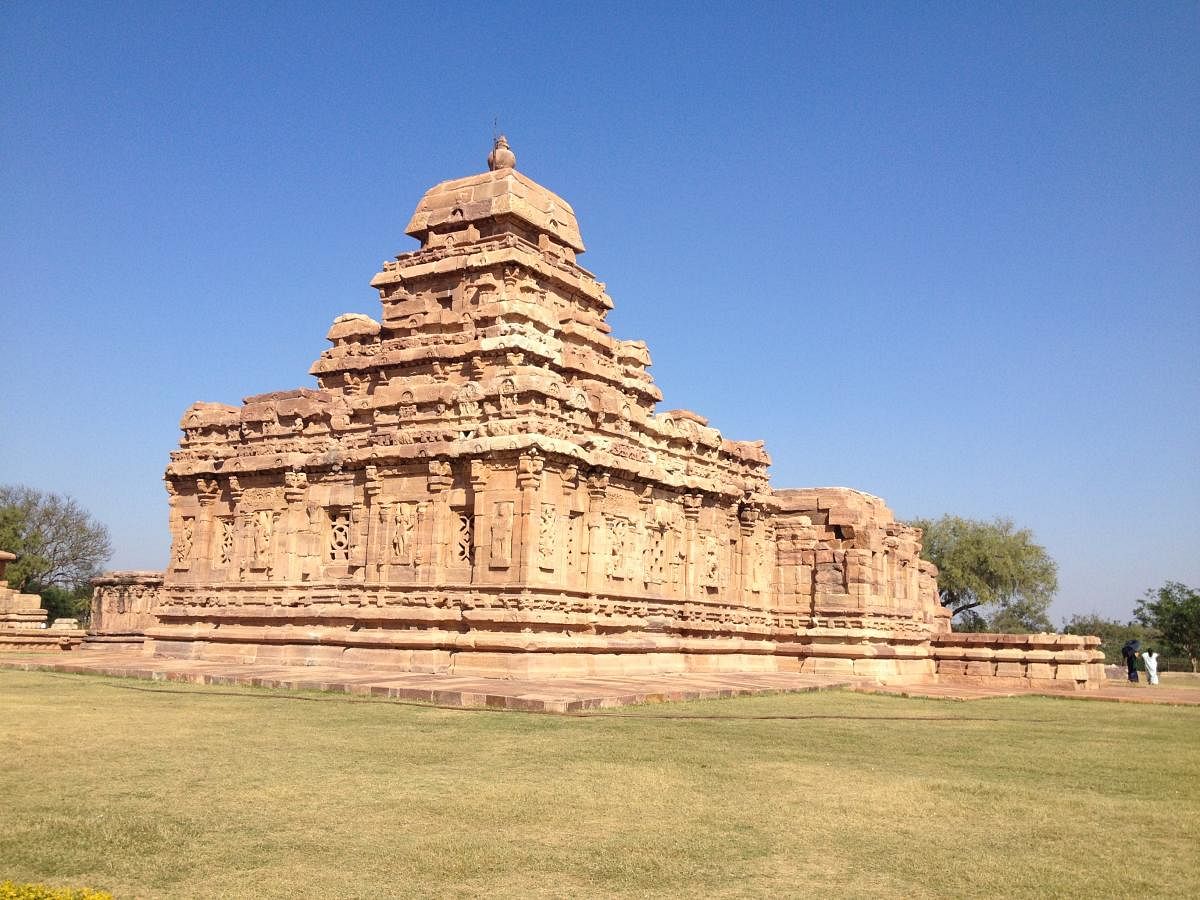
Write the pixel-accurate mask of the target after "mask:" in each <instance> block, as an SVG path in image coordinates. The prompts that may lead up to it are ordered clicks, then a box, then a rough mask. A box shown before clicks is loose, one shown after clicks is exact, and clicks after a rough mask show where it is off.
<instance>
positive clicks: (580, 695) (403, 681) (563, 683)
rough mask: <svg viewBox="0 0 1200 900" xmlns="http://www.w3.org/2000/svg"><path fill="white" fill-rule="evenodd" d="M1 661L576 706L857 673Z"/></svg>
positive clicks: (836, 683)
mask: <svg viewBox="0 0 1200 900" xmlns="http://www.w3.org/2000/svg"><path fill="white" fill-rule="evenodd" d="M0 668H5V669H21V670H25V671H52V672H70V673H74V674H81V675H110V676H115V677H119V678H144V679H149V680H153V681H177V682H187V683H191V684H209V685H249V686H253V687H265V688H281V689H285V690H313V691H334V692H339V693H348V694H359V695H365V696H373V697H390V698H393V699H396V700H415V701H420V702H422V703H432V704H435V705H437V706H449V707H473V708H491V709H509V710H521V711H525V712H546V713H572V712H582V711H584V710H589V709H608V708H612V707H618V706H630V705H635V704H640V703H664V702H681V701H685V700H716V699H721V698H725V697H743V696H749V695H752V694H772V693H785V692H801V691H818V690H828V689H831V688H845V687H849V686H851V684H852V683H853V680H852V679H837V678H829V677H826V676H821V675H801V674H799V673H791V672H788V673H783V672H775V673H766V672H747V673H713V674H691V675H646V676H638V677H596V678H546V679H520V678H485V677H475V676H466V675H436V674H427V673H420V672H405V671H398V670H393V671H388V670H386V669H382V670H381V669H376V670H373V671H361V670H360V671H353V670H348V669H346V668H342V667H334V666H285V665H268V664H261V663H256V664H253V665H242V664H237V663H221V662H205V661H199V660H177V659H163V658H160V657H151V656H145V655H142V654H140V653H136V652H134V653H130V652H121V651H100V650H87V649H85V650H83V651H81V652H79V653H74V654H72V655H71V659H70V661H67V660H65V659H63V658H62V657H61V656H57V655H50V654H36V655H35V654H29V655H22V656H15V655H14V656H9V657H7V658H0Z"/></svg>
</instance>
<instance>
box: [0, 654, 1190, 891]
mask: <svg viewBox="0 0 1200 900" xmlns="http://www.w3.org/2000/svg"><path fill="white" fill-rule="evenodd" d="M295 698H308V699H295ZM622 713H623V715H622V716H620V717H611V716H604V717H592V718H559V717H552V716H539V715H529V714H521V713H497V712H488V711H452V710H440V709H433V708H428V707H420V706H412V705H400V704H396V703H392V702H386V701H372V700H366V699H360V698H349V697H345V696H341V695H321V694H288V693H284V692H273V691H264V690H253V689H249V688H204V687H191V686H185V685H176V684H163V683H151V682H137V681H125V680H118V679H105V678H99V677H92V676H71V675H57V674H50V673H38V672H16V671H5V670H0V880H3V879H4V878H6V877H7V878H12V879H14V880H17V881H44V882H48V883H52V884H60V885H74V886H89V887H94V888H103V889H107V890H110V891H112V892H113V893H114V894H116V895H117V896H118V897H125V896H136V897H159V896H163V897H184V896H191V897H240V896H256V897H390V896H396V895H423V896H439V897H444V896H451V895H453V896H608V895H614V894H625V895H636V896H685V895H686V896H727V897H735V896H764V895H778V896H798V895H799V896H816V895H821V896H826V895H828V896H845V895H850V896H904V897H933V896H946V897H962V896H985V895H986V896H1006V897H1021V896H1027V897H1028V896H1039V897H1041V896H1049V895H1054V896H1079V897H1083V896H1090V897H1095V896H1139V895H1143V896H1145V895H1148V896H1167V897H1172V896H1173V897H1183V896H1194V892H1195V889H1196V883H1197V876H1200V855H1198V852H1197V847H1198V846H1200V708H1195V707H1191V708H1183V707H1162V706H1142V705H1132V704H1116V703H1088V702H1080V701H1071V700H1059V699H1048V698H1040V697H1028V698H1020V699H1012V700H988V701H975V702H970V703H964V702H953V701H940V700H917V699H907V698H900V697H885V696H871V695H862V694H853V693H843V692H823V693H816V694H800V695H783V696H771V697H758V698H750V699H740V700H724V701H713V702H707V703H693V704H680V705H671V706H666V705H660V706H647V707H639V708H634V709H626V710H623V711H622ZM685 715H686V716H704V717H705V718H691V717H687V718H683V717H682V716H685ZM663 716H673V717H676V718H663ZM710 716H711V717H713V718H707V717H710ZM770 716H776V717H778V716H792V717H795V718H766V717H770ZM639 717H640V718H639ZM722 717H725V718H722Z"/></svg>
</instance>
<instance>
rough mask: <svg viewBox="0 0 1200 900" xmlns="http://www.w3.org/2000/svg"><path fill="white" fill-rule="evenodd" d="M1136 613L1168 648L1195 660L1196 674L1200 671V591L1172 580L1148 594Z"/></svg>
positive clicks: (1140, 602)
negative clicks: (1160, 637)
mask: <svg viewBox="0 0 1200 900" xmlns="http://www.w3.org/2000/svg"><path fill="white" fill-rule="evenodd" d="M1133 614H1134V615H1135V616H1136V617H1137V620H1138V621H1139V622H1141V623H1142V624H1143V625H1146V626H1148V627H1150V628H1153V629H1155V630H1156V631H1157V632H1158V633H1159V634H1160V635H1161V636H1162V639H1163V641H1164V642H1165V643H1166V644H1167V646H1168V647H1170V648H1171V649H1172V650H1174V651H1176V652H1178V653H1181V654H1183V655H1184V656H1186V657H1187V658H1188V659H1189V660H1191V663H1192V671H1193V672H1200V592H1198V591H1196V590H1195V589H1194V588H1190V587H1188V586H1187V585H1184V584H1180V583H1179V582H1178V581H1168V582H1167V583H1166V584H1164V585H1163V586H1162V587H1160V588H1159V589H1158V590H1157V591H1154V590H1150V591H1146V596H1145V597H1144V598H1143V599H1142V600H1140V601H1139V602H1138V605H1137V609H1135V610H1134V611H1133Z"/></svg>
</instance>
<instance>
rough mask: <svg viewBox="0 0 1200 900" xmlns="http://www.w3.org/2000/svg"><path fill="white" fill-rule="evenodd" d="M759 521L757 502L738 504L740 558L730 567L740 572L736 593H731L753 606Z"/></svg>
mask: <svg viewBox="0 0 1200 900" xmlns="http://www.w3.org/2000/svg"><path fill="white" fill-rule="evenodd" d="M757 523H758V506H757V504H755V503H750V502H749V500H745V502H743V503H740V504H739V505H738V552H737V557H738V559H737V564H733V562H732V560H731V563H730V568H731V569H733V570H734V571H736V572H737V574H738V582H737V587H736V593H734V592H731V593H732V595H733V598H736V601H737V602H738V604H740V605H742V606H752V600H754V596H752V594H754V587H755V584H754V574H755V558H754V554H755V546H754V535H755V528H756V526H757ZM731 581H732V578H731ZM731 587H732V586H731Z"/></svg>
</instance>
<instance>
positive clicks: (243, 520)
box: [229, 475, 252, 581]
mask: <svg viewBox="0 0 1200 900" xmlns="http://www.w3.org/2000/svg"><path fill="white" fill-rule="evenodd" d="M242 493H243V491H242V486H241V484H239V483H238V479H237V476H236V475H234V476H232V477H230V479H229V500H230V503H231V505H232V513H233V559H232V560H230V563H229V564H230V568H231V569H235V570H236V571H237V578H236V579H235V580H237V581H245V580H246V572H247V571H248V570H249V568H250V557H251V553H252V551H251V547H250V546H248V545H247V542H248V541H250V540H251V532H250V529H251V527H252V526H251V523H250V513H249V511H247V510H245V509H243V508H242Z"/></svg>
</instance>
